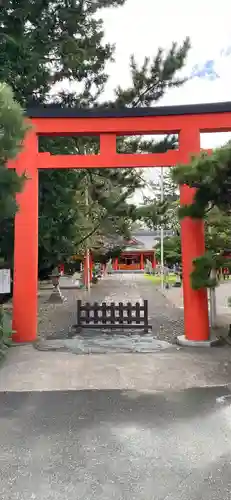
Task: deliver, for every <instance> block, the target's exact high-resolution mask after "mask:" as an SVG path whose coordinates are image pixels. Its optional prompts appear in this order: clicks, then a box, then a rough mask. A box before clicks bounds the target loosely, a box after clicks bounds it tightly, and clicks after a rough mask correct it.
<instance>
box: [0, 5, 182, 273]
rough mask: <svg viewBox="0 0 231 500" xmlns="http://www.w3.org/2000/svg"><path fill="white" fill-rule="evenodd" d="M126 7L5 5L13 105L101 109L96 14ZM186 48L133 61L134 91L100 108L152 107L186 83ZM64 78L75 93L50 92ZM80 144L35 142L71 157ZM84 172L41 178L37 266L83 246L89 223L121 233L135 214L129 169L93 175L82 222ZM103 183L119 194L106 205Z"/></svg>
mask: <svg viewBox="0 0 231 500" xmlns="http://www.w3.org/2000/svg"><path fill="white" fill-rule="evenodd" d="M123 3H124V0H95V1H87V0H85V1H84V0H79V1H75V2H73V1H72V0H3V5H2V8H1V10H0V78H1V79H5V81H7V82H11V84H12V86H13V89H14V91H15V95H16V97H17V99H18V101H19V102H20V103H21V104H23V105H24V106H26V105H28V104H34V103H35V104H38V103H44V102H51V100H52V101H53V102H57V103H60V104H61V105H62V106H82V107H88V106H96V105H98V102H99V101H98V98H99V96H100V95H101V94H102V92H103V90H104V85H105V83H106V81H107V74H106V72H105V66H106V63H107V62H108V61H110V60H112V57H113V49H114V48H113V46H111V45H110V44H106V43H104V41H103V35H104V33H103V23H102V20H101V19H100V17H99V16H98V14H99V11H100V9H101V8H102V7H118V6H121V5H123ZM96 14H97V16H96ZM188 50H189V41H188V40H186V41H185V42H184V43H183V44H182V46H179V47H178V46H177V45H176V44H173V46H172V48H171V50H170V51H169V52H168V53H167V54H165V53H164V51H162V50H161V49H160V50H159V51H158V53H157V56H156V57H155V58H154V59H153V60H149V59H145V61H144V64H143V66H142V67H141V68H139V67H138V66H137V64H136V62H135V60H134V58H132V59H131V74H132V85H131V87H129V88H128V89H121V88H118V89H116V92H115V99H114V100H113V102H108V103H105V105H107V106H113V107H118V106H129V107H131V106H147V105H152V104H154V103H156V102H157V100H158V99H160V98H161V97H162V96H163V94H164V92H165V91H166V90H167V89H168V88H172V87H176V86H179V85H181V84H182V83H183V80H182V79H180V78H178V76H177V75H178V70H180V69H181V68H182V66H183V65H184V62H185V59H186V57H187V53H188ZM65 80H69V81H70V82H72V83H75V84H76V86H75V89H76V90H74V91H73V90H72V91H69V90H68V91H65V92H64V91H60V90H59V91H58V90H57V91H56V93H55V95H54V92H53V93H52V95H51V89H52V88H53V85H55V84H57V83H58V84H59V85H60V84H62V82H63V81H65ZM59 88H60V87H59ZM72 88H73V87H72ZM56 89H57V87H56ZM169 141H170V142H171V138H170V139H169ZM142 142H143V140H142V139H141V138H140V140H138V142H136V144H134V143H133V144H132V143H131V141H130V142H129V141H123V142H122V146H121V147H122V148H124V149H125V150H128V149H129V148H131V147H133V149H137V150H142V149H143V147H144V144H143V143H142ZM86 144H87V148H93V149H95V148H96V149H97V144H96V143H94V144H92V141H89V139H88V140H87V142H86ZM82 147H83V140H82V139H81V140H80V139H79V138H78V139H75V138H68V139H61V138H59V139H49V140H48V139H47V138H46V139H44V138H43V139H41V142H40V148H41V150H48V151H50V152H52V153H56V154H57V153H65V154H67V153H70V154H71V153H76V151H78V150H79V149H81V148H82ZM148 147H149V148H150V149H151V150H154V149H155V150H156V148H158V147H159V145H153V144H152V143H149V144H148ZM153 148H154V149H153ZM164 148H166V145H165V146H164ZM162 150H163V146H162ZM164 150H165V149H164ZM83 175H85V173H84V172H80V171H75V170H72V171H70V172H67V171H60V172H57V171H54V172H52V171H51V172H47V171H46V172H41V174H40V219H39V220H40V233H39V234H40V236H39V255H40V266H41V263H42V262H43V265H44V263H45V265H48V262H50V263H53V261H54V260H55V261H57V259H59V258H61V256H63V257H64V258H65V256H67V255H70V253H71V252H72V251H74V250H78V245H79V246H80V247H81V245H82V243H84V241H85V239H86V237H87V234H88V233H87V234H86V226H89V227H88V229H89V234H91V235H93V234H94V231H95V232H96V231H101V232H104V230H106V229H103V227H104V228H105V221H106V219H107V218H108V219H110V220H111V221H113V223H112V225H113V224H114V223H115V222H114V221H115V220H117V222H118V227H120V228H122V226H123V224H122V220H121V218H122V217H123V218H124V219H125V220H127V223H128V224H127V226H126V228H125V227H124V230H125V231H127V229H128V227H129V224H130V220H131V219H130V217H134V214H132V215H131V214H129V212H130V211H133V209H131V208H129V207H128V206H127V204H126V203H125V201H126V196H124V191H125V192H127V195H129V194H131V193H132V191H134V189H135V188H136V187H138V186H139V185H140V182H142V179H141V180H138V179H140V176H137V175H136V173H135V172H134V170H133V171H128V170H121V171H116V172H115V171H113V170H112V171H109V170H105V171H104V172H101V173H99V172H97V171H92V172H91V185H93V184H95V185H98V184H97V183H98V180H97V179H98V178H99V177H100V176H101V182H102V183H101V185H100V186H98V188H97V189H95V192H94V193H91V195H92V199H91V201H92V203H93V206H94V210H92V213H91V217H89V218H88V224H87V225H86V224H83V221H84V218H86V207H85V206H84V202H83V193H82V187H81V186H82V183H83V179H82V176H83ZM88 175H89V172H88ZM108 183H109V184H110V189H109V192H112V191H113V188H115V187H116V186H117V187H118V193H119V192H120V195H121V196H120V199H119V200H117V201H116V202H115V201H113V202H112V203H111V197H107V196H106V197H105V196H104V195H103V192H105V186H107V185H108ZM96 191H97V192H96ZM96 197H98V199H97V200H96ZM121 207H123V216H121ZM118 211H120V222H119V215H118ZM93 212H94V213H93ZM83 226H84V227H83ZM121 230H122V229H121ZM92 231H93V232H92Z"/></svg>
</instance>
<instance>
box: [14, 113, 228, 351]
mask: <svg viewBox="0 0 231 500" xmlns="http://www.w3.org/2000/svg"><path fill="white" fill-rule="evenodd" d="M27 116H28V118H29V119H30V120H31V122H32V130H31V131H30V132H29V133H28V134H27V137H26V139H25V143H24V149H23V151H22V152H21V153H20V155H18V157H17V159H16V160H15V161H13V162H10V163H9V167H11V168H16V170H17V172H18V173H19V174H22V173H23V172H24V171H26V174H27V176H28V180H27V182H26V184H25V187H24V190H23V192H22V193H20V194H19V195H18V196H17V201H18V203H19V207H20V208H19V212H18V213H17V215H16V217H15V250H14V295H13V328H14V330H15V331H16V333H15V335H14V340H15V341H16V342H31V341H34V340H36V337H37V286H38V171H39V169H45V168H50V169H51V168H52V169H54V168H122V167H123V168H124V167H128V168H130V167H132V168H136V167H160V166H164V167H169V166H172V165H176V164H179V163H187V162H189V160H190V157H191V155H192V154H197V153H199V152H200V132H217V131H230V130H231V103H216V104H201V105H189V106H171V107H156V108H145V109H142V108H139V109H122V110H121V109H120V110H116V109H100V108H99V109H97V108H96V109H92V110H79V109H64V108H61V107H49V106H47V107H42V106H41V107H38V108H34V109H29V110H28V111H27ZM166 133H171V134H174V133H176V134H179V149H178V150H170V151H167V152H166V153H163V154H119V153H117V152H116V137H117V136H119V135H120V136H123V135H141V134H166ZM39 135H47V136H64V135H71V136H73V135H85V136H86V135H88V136H99V138H100V152H99V154H97V155H84V156H83V155H64V156H63V155H57V156H53V155H50V154H49V153H39V152H38V136H39ZM194 193H195V190H194V189H193V188H189V187H188V186H183V187H181V189H180V200H181V204H190V203H191V202H192V200H193V196H194ZM181 240H182V264H183V293H184V320H185V338H186V339H188V340H190V341H206V340H208V338H209V320H208V301H207V291H206V290H198V291H197V290H192V288H191V284H190V273H191V271H192V260H193V259H194V258H195V257H198V256H200V255H202V254H203V253H204V250H205V244H204V224H203V221H201V220H192V219H190V218H185V219H184V220H183V221H182V224H181Z"/></svg>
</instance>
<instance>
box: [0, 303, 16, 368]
mask: <svg viewBox="0 0 231 500" xmlns="http://www.w3.org/2000/svg"><path fill="white" fill-rule="evenodd" d="M12 334H13V331H12V328H11V318H10V316H9V313H7V312H5V311H4V310H3V308H2V307H1V306H0V361H1V360H2V358H4V357H5V355H6V352H7V350H8V348H9V347H10V346H11V343H12Z"/></svg>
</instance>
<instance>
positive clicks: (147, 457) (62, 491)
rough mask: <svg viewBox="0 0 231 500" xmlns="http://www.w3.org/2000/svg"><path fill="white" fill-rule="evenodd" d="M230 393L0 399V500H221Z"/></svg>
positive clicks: (230, 489) (230, 463) (230, 465)
mask: <svg viewBox="0 0 231 500" xmlns="http://www.w3.org/2000/svg"><path fill="white" fill-rule="evenodd" d="M230 397H231V393H230V391H229V389H228V388H226V387H224V388H219V387H217V388H210V389H208V388H206V389H201V388H199V389H188V390H187V391H182V392H173V391H171V392H169V391H166V392H164V393H158V394H157V393H142V392H139V391H137V390H134V391H127V390H125V391H119V390H113V391H110V390H109V391H107V390H103V391H94V390H93V391H90V390H87V391H80V392H76V391H71V392H68V391H67V392H62V391H60V392H58V393H57V392H55V393H54V392H32V393H31V392H24V393H23V394H19V393H14V392H12V393H2V394H0V418H1V426H0V442H1V469H0V474H1V499H2V500H31V499H33V500H77V499H78V500H109V499H115V500H189V499H190V500H201V499H202V498H203V500H221V499H222V500H229V499H230V496H231V477H230V470H231V428H230V418H231V406H230Z"/></svg>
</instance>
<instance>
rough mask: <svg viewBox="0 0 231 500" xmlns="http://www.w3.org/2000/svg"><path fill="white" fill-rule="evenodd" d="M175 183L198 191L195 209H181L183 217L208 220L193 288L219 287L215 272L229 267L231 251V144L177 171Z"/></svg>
mask: <svg viewBox="0 0 231 500" xmlns="http://www.w3.org/2000/svg"><path fill="white" fill-rule="evenodd" d="M173 179H174V181H175V182H178V183H179V184H181V185H183V184H186V185H188V186H190V187H192V188H196V189H195V195H194V200H193V203H192V204H191V205H188V206H183V207H181V208H180V209H179V217H180V218H183V217H192V218H195V219H202V218H203V219H204V220H205V229H206V249H207V252H206V253H205V255H203V256H201V257H198V258H197V259H195V261H194V270H193V272H192V275H191V280H192V287H193V288H194V289H200V288H204V287H214V286H216V284H217V283H216V280H215V279H213V278H211V272H212V270H214V271H217V270H218V269H219V268H220V267H222V266H224V265H225V266H229V264H228V262H227V260H226V259H225V258H224V251H225V250H226V249H228V250H229V249H231V230H230V211H231V143H230V142H229V143H228V144H226V145H225V146H223V147H221V148H218V149H215V150H214V151H213V153H212V154H211V155H209V154H207V153H205V152H202V153H201V154H200V155H198V156H197V157H193V158H192V160H191V162H190V164H189V165H181V166H178V167H176V168H175V169H173Z"/></svg>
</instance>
